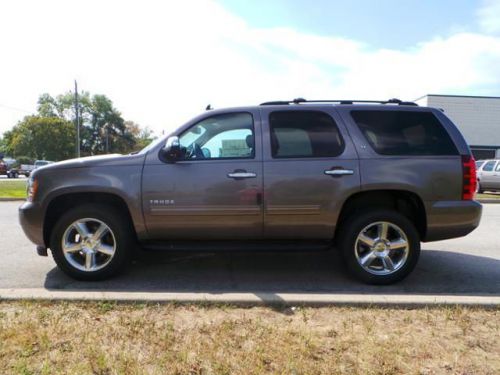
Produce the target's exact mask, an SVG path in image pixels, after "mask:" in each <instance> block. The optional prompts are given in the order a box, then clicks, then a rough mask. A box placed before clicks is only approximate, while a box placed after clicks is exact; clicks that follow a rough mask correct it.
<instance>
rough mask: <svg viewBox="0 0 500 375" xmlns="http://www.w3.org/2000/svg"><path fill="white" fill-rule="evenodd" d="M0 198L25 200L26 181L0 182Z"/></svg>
mask: <svg viewBox="0 0 500 375" xmlns="http://www.w3.org/2000/svg"><path fill="white" fill-rule="evenodd" d="M0 198H26V180H9V181H0Z"/></svg>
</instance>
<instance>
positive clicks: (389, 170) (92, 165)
mask: <svg viewBox="0 0 500 375" xmlns="http://www.w3.org/2000/svg"><path fill="white" fill-rule="evenodd" d="M475 184H476V176H475V163H474V159H473V158H472V156H471V153H470V150H469V148H468V146H467V144H466V143H465V141H464V139H463V137H462V136H461V134H460V133H459V131H458V130H457V128H456V127H455V126H454V125H453V123H452V122H451V121H450V120H449V119H448V117H446V116H445V114H444V113H443V112H442V111H440V110H437V109H433V108H423V107H418V106H416V105H415V104H414V103H408V102H400V101H398V100H390V101H386V102H376V103H372V102H370V103H362V102H356V101H319V102H318V101H315V102H312V101H305V100H303V99H298V100H294V101H292V102H268V103H263V104H262V105H260V106H253V107H241V108H229V109H221V110H213V111H207V112H205V113H203V114H202V115H200V116H198V117H196V118H194V119H193V120H191V121H189V122H188V123H187V124H185V125H184V126H182V127H180V128H179V129H178V130H176V131H175V132H173V133H172V134H170V135H169V136H168V137H165V138H162V139H159V140H158V141H156V142H153V143H152V144H151V145H149V146H148V147H146V148H145V149H143V150H142V151H140V152H139V153H137V154H134V155H125V156H122V155H106V156H96V157H88V158H81V159H74V160H68V161H64V162H59V163H55V164H53V165H50V166H47V167H44V168H41V169H39V170H36V171H35V172H34V173H33V175H32V176H31V178H30V183H29V196H28V200H27V202H26V203H24V204H23V205H22V206H21V207H20V209H19V214H20V220H21V224H22V226H23V228H24V231H25V233H26V235H27V236H28V237H29V238H30V239H31V240H32V241H33V242H34V243H35V244H36V245H38V246H37V249H38V252H39V254H42V255H46V254H47V248H50V249H51V252H52V255H53V257H54V259H55V261H56V262H57V264H58V266H59V267H60V268H61V269H62V270H63V271H64V272H66V273H67V274H69V275H71V276H72V277H74V278H77V279H83V280H96V279H103V278H106V277H109V276H111V275H113V274H115V273H116V272H117V271H119V270H121V269H122V268H123V267H124V266H125V264H126V263H127V262H128V260H129V259H130V257H131V255H132V252H133V251H134V249H135V248H136V245H140V246H141V247H143V248H156V249H158V248H159V249H166V250H168V249H200V250H201V249H203V250H204V249H208V250H220V249H226V250H228V249H235V248H238V249H256V248H259V249H265V250H276V249H286V250H295V249H302V250H307V251H312V250H317V249H330V248H337V249H338V250H339V251H340V253H341V254H342V258H343V259H344V260H345V262H346V264H347V266H348V269H349V270H350V271H351V272H352V273H353V274H354V275H355V276H357V277H358V278H359V279H361V280H363V281H365V282H369V283H376V284H387V283H391V282H394V281H397V280H400V279H402V278H403V277H404V276H406V275H407V274H408V273H409V272H410V271H411V270H412V269H413V268H414V267H415V265H416V263H417V260H418V257H419V254H420V242H421V241H436V240H442V239H446V238H453V237H460V236H465V235H466V234H468V233H469V232H471V231H472V230H474V228H476V227H477V225H478V224H479V220H480V217H481V205H480V204H479V203H477V202H475V201H474V200H473V195H474V191H475V187H476V186H475Z"/></svg>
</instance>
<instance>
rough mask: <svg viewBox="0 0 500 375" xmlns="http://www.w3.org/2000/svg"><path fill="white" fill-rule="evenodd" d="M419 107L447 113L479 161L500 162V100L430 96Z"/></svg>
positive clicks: (457, 96)
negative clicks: (497, 160) (499, 160)
mask: <svg viewBox="0 0 500 375" xmlns="http://www.w3.org/2000/svg"><path fill="white" fill-rule="evenodd" d="M415 103H417V104H418V105H420V106H426V107H434V108H441V109H443V110H444V112H445V113H446V115H447V116H448V117H449V118H451V120H452V121H453V122H454V123H455V125H456V126H457V127H458V128H459V129H460V131H461V132H462V134H463V135H464V137H465V139H466V141H467V143H468V144H469V146H470V148H471V150H472V153H473V154H474V157H475V159H476V160H479V159H492V158H495V157H496V158H500V97H492V96H462V95H434V94H429V95H425V96H422V97H421V98H418V99H417V100H415Z"/></svg>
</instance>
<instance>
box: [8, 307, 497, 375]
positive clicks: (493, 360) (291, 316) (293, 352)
mask: <svg viewBox="0 0 500 375" xmlns="http://www.w3.org/2000/svg"><path fill="white" fill-rule="evenodd" d="M499 323H500V313H499V310H498V309H496V310H482V309H472V308H460V307H457V308H446V307H443V308H432V309H414V310H411V309H396V308H387V309H384V308H347V307H329V308H296V309H290V308H284V309H272V308H265V307H254V308H239V307H230V306H198V305H180V306H179V305H129V304H123V305H115V304H110V303H48V302H47V303H35V302H1V303H0V373H1V374H267V373H272V374H401V373H408V374H499V373H500V356H499V353H500V335H499Z"/></svg>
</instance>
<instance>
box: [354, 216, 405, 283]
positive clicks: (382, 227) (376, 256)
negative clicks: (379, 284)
mask: <svg viewBox="0 0 500 375" xmlns="http://www.w3.org/2000/svg"><path fill="white" fill-rule="evenodd" d="M354 252H355V255H356V260H357V261H358V263H359V265H360V266H361V267H363V269H364V270H365V271H367V272H369V273H371V274H374V275H390V274H392V273H394V272H396V271H398V270H399V269H400V268H401V267H403V266H404V264H405V263H406V260H407V259H408V255H409V252H410V244H409V242H408V238H407V237H406V234H405V233H404V232H403V230H402V229H401V228H399V227H398V226H397V225H395V224H392V223H389V222H386V221H378V222H375V223H372V224H370V225H368V226H366V227H365V228H364V229H363V230H361V232H360V233H359V234H358V237H357V238H356V242H355V244H354Z"/></svg>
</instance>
